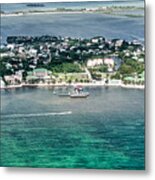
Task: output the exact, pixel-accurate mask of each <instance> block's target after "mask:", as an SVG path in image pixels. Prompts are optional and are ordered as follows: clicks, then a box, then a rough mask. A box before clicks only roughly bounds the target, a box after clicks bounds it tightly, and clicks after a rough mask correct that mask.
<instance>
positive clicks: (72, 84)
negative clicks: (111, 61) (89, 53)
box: [0, 82, 145, 90]
mask: <svg viewBox="0 0 155 180" xmlns="http://www.w3.org/2000/svg"><path fill="white" fill-rule="evenodd" d="M66 86H67V87H68V86H72V87H75V86H83V87H95V86H96V87H121V88H126V89H142V90H143V89H145V86H144V85H135V84H123V83H122V84H105V83H102V82H98V83H70V84H69V83H56V84H20V85H10V86H4V87H0V90H3V89H4V90H7V89H18V88H23V87H28V88H29V87H30V88H31V87H32V88H47V87H48V88H49V87H66Z"/></svg>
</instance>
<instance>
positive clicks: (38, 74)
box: [26, 68, 52, 83]
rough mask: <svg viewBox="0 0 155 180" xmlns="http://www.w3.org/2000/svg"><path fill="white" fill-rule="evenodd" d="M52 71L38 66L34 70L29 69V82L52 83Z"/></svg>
mask: <svg viewBox="0 0 155 180" xmlns="http://www.w3.org/2000/svg"><path fill="white" fill-rule="evenodd" d="M51 74H52V72H51V71H48V70H47V69H45V68H37V69H34V70H33V71H28V72H27V76H26V82H27V83H40V82H43V83H50V82H51V79H52V76H51Z"/></svg>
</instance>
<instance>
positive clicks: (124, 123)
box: [1, 87, 144, 169]
mask: <svg viewBox="0 0 155 180" xmlns="http://www.w3.org/2000/svg"><path fill="white" fill-rule="evenodd" d="M87 90H88V91H89V92H90V96H89V97H88V98H87V99H71V98H69V97H59V96H58V95H57V94H55V93H54V92H56V93H61V91H63V89H54V90H53V89H26V88H25V89H19V90H9V91H3V92H1V101H2V103H1V130H2V131H1V165H2V166H28V167H57V168H103V169H144V91H143V90H133V89H132V90H130V89H122V88H112V87H110V88H108V89H105V88H100V87H97V88H95V87H92V88H87ZM65 112H66V113H65ZM67 112H70V113H67ZM60 113H61V114H60ZM21 114H25V116H23V117H22V116H21ZM43 114H44V115H45V116H43ZM35 115H36V116H35Z"/></svg>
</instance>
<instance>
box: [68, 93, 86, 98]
mask: <svg viewBox="0 0 155 180" xmlns="http://www.w3.org/2000/svg"><path fill="white" fill-rule="evenodd" d="M88 96H89V93H88V92H81V93H73V94H70V97H71V98H87V97H88Z"/></svg>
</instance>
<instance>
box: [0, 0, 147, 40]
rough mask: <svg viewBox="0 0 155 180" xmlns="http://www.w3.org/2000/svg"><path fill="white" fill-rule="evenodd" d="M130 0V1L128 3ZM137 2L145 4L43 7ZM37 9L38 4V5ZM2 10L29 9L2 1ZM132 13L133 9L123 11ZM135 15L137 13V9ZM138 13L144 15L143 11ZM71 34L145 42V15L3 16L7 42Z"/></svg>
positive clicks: (79, 3) (64, 5)
mask: <svg viewBox="0 0 155 180" xmlns="http://www.w3.org/2000/svg"><path fill="white" fill-rule="evenodd" d="M127 3H128V4H127ZM114 5H118V6H127V5H130V6H132V5H134V6H139V7H144V1H142V0H136V1H132V0H130V1H117V3H116V1H107V2H76V3H75V2H74V3H71V2H70V3H64V2H63V3H45V7H43V8H44V10H46V9H48V8H50V9H53V8H63V7H65V8H72V9H74V8H76V9H78V8H90V7H103V6H114ZM36 8H37V10H38V7H36ZM1 10H2V11H5V12H15V11H19V10H30V9H29V7H27V6H26V4H24V3H20V4H2V7H1ZM122 13H125V14H132V13H133V12H132V11H130V12H122ZM134 14H135V12H134ZM137 14H138V15H139V14H140V15H143V14H144V11H143V10H140V11H139V10H138V11H137ZM12 35H13V36H19V35H29V36H41V35H53V36H65V37H66V36H70V37H75V38H92V37H94V36H104V37H105V38H107V39H113V38H120V39H125V40H129V41H132V40H134V39H136V40H137V39H138V40H140V41H142V42H144V17H136V18H135V17H132V18H131V17H125V16H121V15H117V16H114V15H104V14H96V13H94V14H44V15H43V14H42V15H23V16H14V17H1V42H2V43H5V42H6V38H7V36H12Z"/></svg>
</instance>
